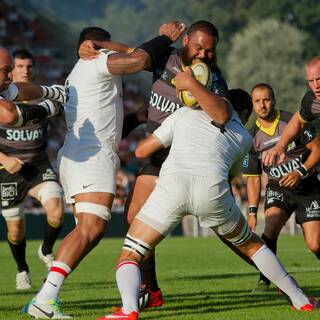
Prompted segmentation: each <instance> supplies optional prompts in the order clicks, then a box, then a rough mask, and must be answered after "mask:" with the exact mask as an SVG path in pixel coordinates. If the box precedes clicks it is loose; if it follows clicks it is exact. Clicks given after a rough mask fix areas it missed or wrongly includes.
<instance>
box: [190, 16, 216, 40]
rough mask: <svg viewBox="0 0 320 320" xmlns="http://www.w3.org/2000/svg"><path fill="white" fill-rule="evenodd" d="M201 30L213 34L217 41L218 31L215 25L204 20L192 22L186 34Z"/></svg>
mask: <svg viewBox="0 0 320 320" xmlns="http://www.w3.org/2000/svg"><path fill="white" fill-rule="evenodd" d="M196 31H202V32H205V33H207V34H210V35H212V36H214V37H215V38H216V39H217V41H219V32H218V29H217V28H216V27H215V25H214V24H213V23H211V22H209V21H206V20H199V21H196V22H194V23H193V24H192V25H191V26H190V27H189V29H188V32H187V34H188V35H190V34H191V33H193V32H196Z"/></svg>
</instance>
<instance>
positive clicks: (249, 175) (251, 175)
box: [242, 173, 262, 177]
mask: <svg viewBox="0 0 320 320" xmlns="http://www.w3.org/2000/svg"><path fill="white" fill-rule="evenodd" d="M242 175H243V176H244V177H261V176H262V174H246V173H243V174H242Z"/></svg>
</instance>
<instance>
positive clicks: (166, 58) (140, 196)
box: [125, 21, 230, 309]
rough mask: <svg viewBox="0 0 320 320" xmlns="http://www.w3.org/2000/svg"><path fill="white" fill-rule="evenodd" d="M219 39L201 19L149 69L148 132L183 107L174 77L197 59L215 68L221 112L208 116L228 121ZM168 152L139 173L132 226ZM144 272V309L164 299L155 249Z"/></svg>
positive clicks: (129, 212)
mask: <svg viewBox="0 0 320 320" xmlns="http://www.w3.org/2000/svg"><path fill="white" fill-rule="evenodd" d="M218 41H219V33H218V30H217V28H216V27H215V26H214V25H213V24H212V23H210V22H208V21H197V22H195V23H193V24H192V25H191V26H190V27H189V29H188V31H187V34H186V35H184V37H183V40H182V45H183V46H182V48H180V49H176V48H173V47H169V48H168V50H167V51H166V52H165V53H164V54H163V55H162V56H161V59H159V60H158V61H157V63H156V64H154V65H153V67H152V68H149V70H150V71H151V72H153V80H152V88H151V94H150V100H149V107H148V120H147V125H146V132H147V134H152V133H153V131H154V130H155V129H157V128H158V127H159V126H160V124H161V123H162V121H163V120H164V119H166V118H167V117H169V116H171V115H172V114H173V113H174V112H176V111H177V110H178V109H179V108H181V107H182V103H181V101H180V100H179V98H178V96H177V94H176V88H175V86H174V84H173V82H172V79H173V78H174V77H175V76H176V74H177V73H178V72H180V71H181V70H183V69H184V68H185V66H189V65H190V64H192V63H193V62H194V61H195V60H196V59H199V60H201V61H203V62H205V63H207V64H208V65H209V66H210V67H211V70H212V85H211V91H212V95H213V96H215V97H216V99H217V100H218V102H219V104H220V109H219V111H218V112H212V111H210V112H208V115H209V116H210V117H212V118H213V119H215V121H216V122H217V125H221V124H224V123H225V122H227V121H228V119H229V116H230V111H229V110H228V108H227V104H225V102H224V99H222V98H220V96H221V97H227V96H228V88H227V85H226V82H225V81H224V79H223V77H222V74H221V72H220V70H219V68H218V67H217V65H216V59H217V57H216V47H217V44H218ZM205 111H207V110H205ZM168 152H169V148H165V149H161V150H157V151H156V152H155V153H153V154H152V155H150V157H149V159H148V160H149V161H148V163H147V164H146V165H145V166H144V167H143V168H142V169H141V171H140V172H139V174H138V176H137V178H136V181H135V183H134V185H133V187H132V190H131V192H130V193H129V196H128V199H127V202H126V205H125V216H126V220H127V223H128V225H131V223H132V221H133V219H134V217H135V216H136V215H137V213H138V212H139V211H140V209H141V208H142V206H143V205H144V203H145V201H146V200H147V198H148V197H149V195H150V194H151V192H152V191H153V189H154V188H155V185H156V180H157V178H158V175H159V172H160V168H161V166H162V163H163V162H164V160H165V159H166V157H167V155H168ZM154 215H155V216H156V215H157V211H155V212H154ZM141 272H142V288H141V292H140V296H141V299H140V301H141V306H140V307H141V309H143V308H149V307H158V306H161V305H162V304H163V301H164V300H163V297H162V293H161V290H160V288H159V286H158V282H157V277H156V268H155V254H154V252H152V253H151V254H149V256H148V257H147V258H146V259H145V260H144V261H142V267H141Z"/></svg>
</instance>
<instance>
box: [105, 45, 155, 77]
mask: <svg viewBox="0 0 320 320" xmlns="http://www.w3.org/2000/svg"><path fill="white" fill-rule="evenodd" d="M150 64H151V58H150V56H149V54H148V53H147V52H145V51H144V50H140V49H137V50H135V51H133V52H131V53H116V54H112V55H110V56H109V58H108V61H107V66H108V70H109V72H110V73H111V74H115V75H116V74H131V73H136V72H139V71H141V70H143V69H145V68H148V67H149V66H150Z"/></svg>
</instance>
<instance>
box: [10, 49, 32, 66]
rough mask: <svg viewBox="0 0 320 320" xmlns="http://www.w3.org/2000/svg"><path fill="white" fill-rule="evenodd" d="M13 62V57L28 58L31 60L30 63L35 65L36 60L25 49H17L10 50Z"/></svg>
mask: <svg viewBox="0 0 320 320" xmlns="http://www.w3.org/2000/svg"><path fill="white" fill-rule="evenodd" d="M12 57H13V62H14V59H16V58H17V59H30V60H31V61H32V65H33V66H35V64H36V61H35V59H34V56H33V55H32V53H31V52H30V51H28V50H26V49H19V50H15V51H13V52H12Z"/></svg>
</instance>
